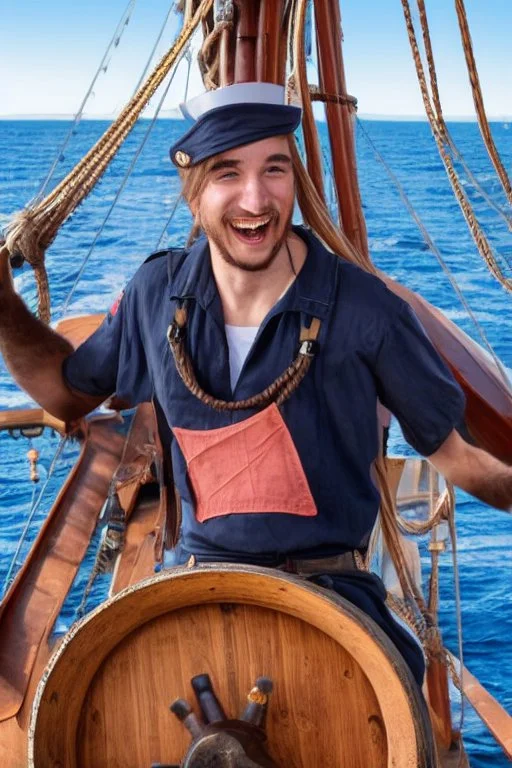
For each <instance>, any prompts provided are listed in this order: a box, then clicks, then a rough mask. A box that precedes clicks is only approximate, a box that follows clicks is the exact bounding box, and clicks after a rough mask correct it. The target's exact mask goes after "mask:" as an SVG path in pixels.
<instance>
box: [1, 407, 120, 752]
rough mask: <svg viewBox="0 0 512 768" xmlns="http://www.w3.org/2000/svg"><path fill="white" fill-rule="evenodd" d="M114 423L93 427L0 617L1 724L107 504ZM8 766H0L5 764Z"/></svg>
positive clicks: (114, 458) (115, 449)
mask: <svg viewBox="0 0 512 768" xmlns="http://www.w3.org/2000/svg"><path fill="white" fill-rule="evenodd" d="M112 426H113V421H112V420H109V421H105V420H100V421H98V422H94V421H93V422H91V423H90V425H89V428H88V434H87V438H86V440H85V442H84V445H83V448H82V452H81V455H80V458H79V460H78V462H77V464H76V465H75V467H74V468H73V470H72V472H71V474H70V476H69V477H68V480H67V481H66V483H65V485H64V487H63V489H62V490H61V492H60V494H59V496H58V498H57V500H56V502H55V503H54V505H53V507H52V509H51V511H50V513H49V515H48V518H47V520H46V521H45V523H44V525H43V527H42V529H41V531H40V533H39V536H38V537H37V539H36V541H35V543H34V546H33V547H32V550H31V553H30V555H29V557H28V559H27V561H26V563H25V565H24V566H23V568H22V569H21V570H20V572H19V573H18V576H17V578H16V579H15V581H14V583H13V584H12V585H11V588H10V590H9V591H8V593H7V594H6V596H5V598H4V601H3V602H2V606H1V615H0V721H3V720H6V719H8V718H12V717H14V716H15V715H16V713H17V712H18V711H19V709H20V707H21V706H22V704H23V700H24V697H25V694H26V691H27V687H28V683H29V679H30V676H31V674H32V671H33V668H34V665H35V661H36V658H37V656H38V653H39V649H40V647H41V646H43V654H42V655H43V659H44V660H43V663H45V662H46V660H47V659H48V655H49V648H48V645H47V642H48V638H49V635H50V633H51V630H52V627H53V624H54V622H55V620H56V618H57V616H58V614H59V612H60V609H61V606H62V604H63V602H64V599H65V597H66V595H67V593H68V590H69V588H70V586H71V584H72V583H73V579H74V578H75V575H76V573H77V571H78V568H79V565H80V562H81V560H82V558H83V556H84V555H85V552H86V550H87V547H88V545H89V541H90V537H91V535H92V533H93V531H94V528H95V525H96V520H97V517H98V514H99V512H100V510H101V508H102V506H103V503H104V501H105V498H106V495H107V492H108V487H109V483H110V479H111V477H112V473H113V471H114V469H115V467H116V466H117V464H118V462H119V458H120V456H121V452H122V447H123V442H124V439H123V437H122V436H121V435H119V434H117V432H115V431H114V430H113V429H112ZM8 764H9V763H3V765H8Z"/></svg>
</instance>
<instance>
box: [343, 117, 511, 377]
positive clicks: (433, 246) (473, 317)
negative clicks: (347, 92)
mask: <svg viewBox="0 0 512 768" xmlns="http://www.w3.org/2000/svg"><path fill="white" fill-rule="evenodd" d="M356 119H357V124H358V126H359V130H360V131H361V132H362V134H363V136H364V137H365V139H366V141H367V142H368V144H369V145H370V147H371V148H372V150H373V152H374V153H375V156H376V157H377V159H378V160H379V162H380V163H381V164H382V166H383V167H384V170H385V171H386V173H387V175H388V177H389V178H390V179H391V181H392V182H393V183H394V185H395V186H396V188H397V190H398V194H399V195H400V197H401V199H402V202H403V203H404V205H405V207H406V208H407V210H408V211H409V213H410V215H411V217H412V218H413V220H414V221H415V222H416V225H417V227H418V229H419V230H420V232H421V234H422V235H423V239H424V240H425V243H426V244H427V245H428V247H429V249H430V250H431V251H432V253H433V254H434V256H435V257H436V259H437V261H438V263H439V265H440V267H441V269H442V270H443V272H444V273H445V275H446V277H447V279H448V280H449V282H450V285H451V286H452V288H453V290H454V291H455V294H456V295H457V297H458V299H459V301H460V303H461V304H462V306H463V307H464V309H465V310H466V312H467V314H468V316H469V318H470V320H471V321H472V323H473V325H474V326H475V328H476V331H477V333H478V335H479V336H480V339H481V340H482V343H483V345H484V346H485V347H486V349H487V350H488V352H489V354H490V355H491V357H492V359H493V361H494V364H495V365H496V368H497V370H498V371H499V374H500V376H501V378H502V379H503V382H504V384H505V385H506V387H507V389H509V388H510V381H509V378H508V375H507V372H506V370H505V368H504V366H503V363H502V362H501V360H500V359H499V357H498V356H497V354H496V352H495V351H494V349H493V348H492V346H491V343H490V341H489V339H488V338H487V334H486V333H485V331H484V329H483V326H482V325H481V324H480V322H479V320H478V319H477V317H476V315H475V313H474V312H473V310H472V309H471V307H470V306H469V304H468V302H467V300H466V298H465V296H464V294H463V292H462V290H461V288H460V286H459V284H458V283H457V280H456V278H455V276H454V275H453V273H452V271H451V269H450V267H449V266H448V264H447V263H446V261H445V260H444V258H443V256H442V254H441V251H440V250H439V248H438V247H437V245H436V244H435V243H434V241H433V240H432V238H431V236H430V234H429V232H428V230H427V228H426V227H425V225H424V224H423V221H422V220H421V218H420V216H419V214H418V213H417V212H416V210H415V209H414V206H413V204H412V203H411V201H410V199H409V197H408V195H407V193H406V191H405V189H404V187H403V186H402V183H401V182H400V181H399V179H398V177H397V176H396V174H395V173H394V172H393V171H392V170H391V168H390V167H389V165H388V164H387V163H386V161H385V160H384V158H383V157H382V155H381V153H380V152H379V150H378V149H377V147H376V146H375V144H374V142H373V140H372V138H371V137H370V135H369V134H368V132H367V130H366V128H365V127H364V125H363V124H362V122H361V120H359V118H356Z"/></svg>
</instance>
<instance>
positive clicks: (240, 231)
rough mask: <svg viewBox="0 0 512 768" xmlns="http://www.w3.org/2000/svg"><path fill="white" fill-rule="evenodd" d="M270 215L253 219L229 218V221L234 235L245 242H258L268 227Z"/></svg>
mask: <svg viewBox="0 0 512 768" xmlns="http://www.w3.org/2000/svg"><path fill="white" fill-rule="evenodd" d="M271 221H272V216H261V217H259V218H257V219H256V218H255V219H231V221H230V222H229V224H230V226H231V228H232V229H234V231H235V233H236V235H237V236H238V237H239V238H240V239H241V240H243V241H244V242H246V243H252V244H255V243H260V242H262V240H263V239H264V237H265V235H266V233H267V230H268V229H269V226H270V223H271Z"/></svg>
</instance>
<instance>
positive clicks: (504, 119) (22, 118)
mask: <svg viewBox="0 0 512 768" xmlns="http://www.w3.org/2000/svg"><path fill="white" fill-rule="evenodd" d="M358 117H359V118H360V119H361V120H371V121H376V122H400V123H425V122H427V118H426V116H425V115H373V114H365V113H361V114H359V115H358ZM444 118H445V120H446V121H447V122H449V123H476V122H477V119H476V116H474V115H451V116H450V115H445V116H444ZM74 119H75V116H74V115H58V114H57V115H0V122H43V121H44V122H71V121H73V120H74ZM114 119H115V116H112V115H86V116H84V117H82V118H81V121H80V122H100V121H103V122H112V121H113V120H114ZM140 119H141V120H152V117H151V116H148V117H142V118H140ZM180 119H181V118H179V117H177V116H176V115H161V116H160V117H158V120H180ZM488 120H489V122H490V123H509V122H512V115H503V116H498V117H496V116H494V115H493V116H491V117H488Z"/></svg>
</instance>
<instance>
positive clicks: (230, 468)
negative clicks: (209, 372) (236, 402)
mask: <svg viewBox="0 0 512 768" xmlns="http://www.w3.org/2000/svg"><path fill="white" fill-rule="evenodd" d="M173 433H174V435H175V437H176V439H177V441H178V444H179V446H180V448H181V450H182V452H183V455H184V457H185V460H186V462H187V468H188V474H189V478H190V482H191V484H192V488H193V490H194V494H195V501H196V518H197V520H198V521H199V522H200V523H203V522H204V521H205V520H210V519H212V518H214V517H221V516H222V515H232V514H248V513H257V512H260V513H265V514H268V513H285V514H290V515H300V516H302V517H313V516H315V515H316V514H318V513H317V509H316V505H315V502H314V500H313V496H312V495H311V491H310V489H309V485H308V481H307V478H306V475H305V473H304V470H303V468H302V464H301V462H300V459H299V455H298V453H297V450H296V448H295V445H294V444H293V440H292V438H291V436H290V433H289V432H288V429H287V427H286V424H285V423H284V421H283V417H282V416H281V414H280V412H279V409H278V407H277V406H276V405H275V404H272V405H270V406H269V407H268V408H265V410H263V411H261V412H260V413H257V414H256V415H255V416H251V417H250V418H248V419H245V421H241V422H239V423H238V424H232V425H230V426H229V427H221V428H220V429H212V430H195V429H181V428H178V427H176V428H174V429H173Z"/></svg>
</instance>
